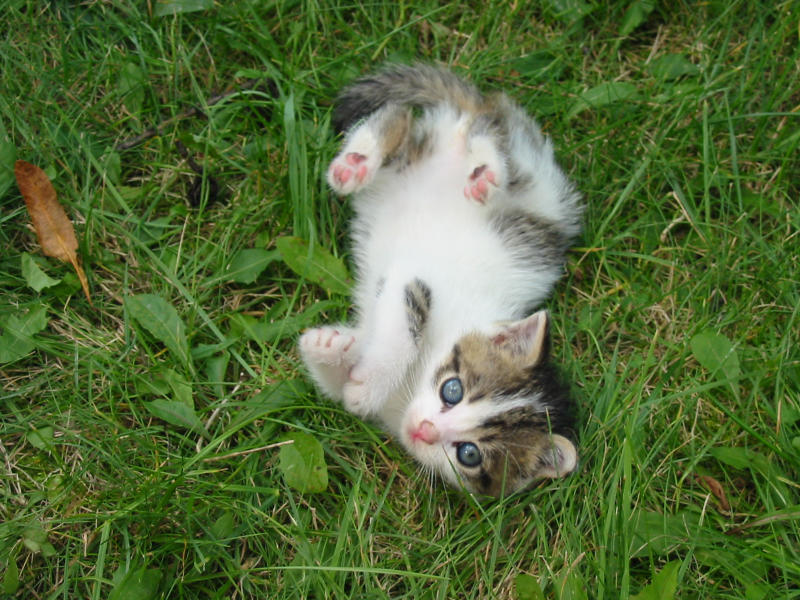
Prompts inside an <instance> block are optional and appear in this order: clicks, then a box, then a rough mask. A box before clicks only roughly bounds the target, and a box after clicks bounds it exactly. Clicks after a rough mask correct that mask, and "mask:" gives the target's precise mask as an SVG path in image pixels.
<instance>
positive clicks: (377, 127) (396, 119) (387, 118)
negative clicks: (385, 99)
mask: <svg viewBox="0 0 800 600" xmlns="http://www.w3.org/2000/svg"><path fill="white" fill-rule="evenodd" d="M410 123H411V112H410V111H409V110H408V109H407V108H403V107H401V106H398V105H396V104H387V105H386V106H384V107H382V108H380V109H379V110H377V111H375V112H374V113H372V114H371V115H370V116H369V117H367V119H366V120H365V121H363V122H361V123H360V124H359V125H356V126H355V127H354V128H353V129H351V130H350V131H349V132H348V134H347V137H346V138H345V142H344V147H343V148H342V150H341V152H339V154H338V155H337V156H336V158H334V159H333V162H331V165H330V167H328V183H329V184H330V186H331V187H332V188H333V189H334V190H335V191H336V192H337V193H339V194H341V195H343V196H345V195H347V194H352V193H353V192H355V191H357V190H359V189H361V188H363V187H365V186H366V185H368V184H369V183H370V182H371V181H372V180H373V179H374V177H375V174H376V173H377V172H378V169H380V167H381V165H383V164H384V162H385V161H386V160H387V158H388V157H391V156H392V155H393V154H395V153H398V152H399V150H400V149H401V148H402V147H403V146H404V145H405V142H406V140H407V138H408V132H409V127H410Z"/></svg>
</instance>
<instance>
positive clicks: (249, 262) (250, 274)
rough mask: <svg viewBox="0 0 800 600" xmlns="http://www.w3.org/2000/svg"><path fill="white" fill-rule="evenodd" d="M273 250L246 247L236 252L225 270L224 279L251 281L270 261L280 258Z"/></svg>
mask: <svg viewBox="0 0 800 600" xmlns="http://www.w3.org/2000/svg"><path fill="white" fill-rule="evenodd" d="M280 259H281V255H280V253H279V252H277V251H275V250H264V249H263V248H248V249H246V250H240V251H239V252H237V253H236V254H235V255H234V257H233V259H232V260H231V264H230V265H228V270H227V271H226V273H225V275H226V279H228V280H230V281H235V282H236V283H253V282H254V281H255V280H256V279H257V278H258V276H259V275H261V273H262V272H263V271H264V269H266V268H267V267H268V266H269V265H270V264H271V263H273V262H275V261H276V260H280Z"/></svg>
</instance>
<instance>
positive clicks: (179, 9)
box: [153, 0, 214, 17]
mask: <svg viewBox="0 0 800 600" xmlns="http://www.w3.org/2000/svg"><path fill="white" fill-rule="evenodd" d="M211 8H214V0H157V1H156V6H155V9H154V10H153V15H154V16H156V17H163V16H165V15H176V14H178V13H189V12H195V11H198V10H209V9H211Z"/></svg>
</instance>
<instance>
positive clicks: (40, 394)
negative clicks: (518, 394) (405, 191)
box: [0, 0, 800, 600]
mask: <svg viewBox="0 0 800 600" xmlns="http://www.w3.org/2000/svg"><path fill="white" fill-rule="evenodd" d="M562 4H570V5H571V6H573V8H572V10H570V11H567V12H564V13H562V12H560V11H559V10H558V7H559V6H561V5H562ZM148 5H150V6H152V5H156V3H152V4H150V3H115V2H94V1H90V2H83V3H37V2H30V1H25V0H6V1H5V2H2V3H0V7H1V8H2V12H3V15H4V21H5V23H6V27H5V28H4V29H5V31H4V33H3V34H2V39H0V67H1V68H0V78H2V79H1V80H0V89H2V90H3V93H2V94H0V126H2V128H0V144H2V147H1V148H0V157H2V161H3V164H2V165H0V206H2V211H1V212H0V247H1V248H2V252H1V253H0V290H2V295H0V335H2V336H3V337H0V346H2V345H3V344H5V345H6V346H9V347H10V345H11V342H10V337H9V336H8V332H9V331H10V329H11V328H12V324H11V322H10V321H9V318H10V316H12V317H14V318H18V319H25V318H27V317H26V315H27V316H29V315H31V314H32V311H33V312H35V311H37V310H38V311H44V314H46V320H47V326H46V327H45V328H44V329H42V330H41V331H40V332H39V333H37V334H35V335H33V336H28V342H29V343H30V348H28V351H27V352H22V354H23V356H21V357H17V358H15V359H14V360H7V361H6V362H5V363H3V364H0V390H1V391H0V394H2V403H0V441H1V443H0V449H2V468H1V469H0V472H2V488H0V489H1V490H2V494H3V498H2V500H1V501H0V568H1V569H3V585H4V588H3V589H4V590H5V593H6V594H8V595H9V596H11V597H16V598H54V599H55V598H93V599H96V598H107V597H117V598H119V597H136V598H156V597H170V598H254V597H269V598H298V597H307V598H327V597H353V598H361V597H364V598H382V597H389V596H391V597H397V598H403V597H407V598H453V597H461V598H494V597H497V598H521V599H527V598H539V597H541V596H540V595H539V590H543V592H542V593H543V596H544V597H546V598H555V599H559V600H566V599H572V598H575V599H581V598H593V599H594V598H598V599H601V598H605V599H617V598H622V599H625V598H634V597H638V598H651V597H656V596H654V595H648V594H652V593H653V592H654V590H660V591H661V592H662V593H663V594H664V595H663V596H658V597H667V598H669V597H673V595H672V594H671V589H672V586H673V585H674V586H676V590H677V591H676V592H675V595H674V597H680V598H715V599H716V598H741V599H746V600H760V599H767V598H768V599H770V600H772V599H790V598H798V597H800V458H798V456H799V455H800V350H798V348H800V345H799V344H798V331H800V319H798V306H800V297H798V296H799V295H800V285H798V282H799V281H800V268H798V267H799V265H798V255H799V254H800V253H799V252H798V248H800V245H798V244H800V240H799V236H798V225H800V211H799V210H798V207H799V203H798V198H799V197H800V184H799V182H800V168H798V167H800V164H799V162H800V159H799V158H798V157H800V151H799V149H798V145H800V133H799V132H800V120H799V119H800V118H799V117H798V107H799V106H800V93H799V92H798V90H800V50H798V37H797V35H798V32H797V25H798V20H800V10H799V9H798V5H797V3H794V2H788V1H787V2H778V3H772V2H762V3H758V2H744V1H736V0H734V1H733V2H729V1H725V2H717V1H716V0H710V1H708V2H703V3H691V2H690V3H671V4H670V3H667V4H659V5H658V6H657V7H656V8H655V9H654V10H652V12H649V13H648V12H647V4H646V3H644V2H628V3H624V4H623V3H597V4H594V3H593V4H588V3H584V2H575V3H562V2H559V1H557V0H552V1H550V2H543V3H541V4H537V5H536V6H533V7H532V6H530V5H528V4H527V3H523V2H518V3H517V2H515V3H500V4H495V5H486V4H479V3H457V4H452V5H441V4H440V3H434V2H425V1H423V2H419V3H415V4H406V3H395V2H387V3H374V4H366V5H365V4H359V3H356V4H349V3H340V2H336V1H334V2H331V3H325V4H318V3H315V2H312V1H290V2H275V3H262V2H247V1H237V2H221V3H217V4H216V5H215V6H213V8H211V9H209V10H205V11H201V12H192V13H184V14H178V15H175V16H165V17H156V16H154V15H153V14H151V13H150V12H148V10H147V9H146V6H148ZM629 6H634V7H639V8H643V13H642V14H643V19H639V20H636V19H634V20H631V18H630V14H631V13H628V12H626V11H627V9H628V7H629ZM621 24H622V25H621ZM621 28H624V29H621ZM387 59H389V60H413V59H422V60H430V61H436V62H440V63H443V64H448V65H451V66H452V67H453V68H454V69H455V70H456V71H457V72H459V73H462V74H465V75H468V76H469V77H471V78H472V79H473V80H476V81H478V82H480V83H481V84H482V85H483V87H485V88H488V89H503V90H506V91H508V92H509V93H510V94H511V95H512V96H514V97H515V98H516V99H517V100H519V101H520V102H521V103H522V104H524V105H525V106H526V107H528V109H529V110H530V111H531V112H532V113H533V114H535V115H537V116H538V118H539V119H540V121H541V122H542V124H543V125H544V127H545V129H546V130H547V132H548V133H549V134H550V135H551V136H552V137H553V138H554V140H555V143H556V147H557V151H558V154H559V156H560V157H561V160H562V162H563V164H564V165H565V167H566V168H567V170H568V171H569V172H570V174H571V176H572V177H573V178H574V179H575V181H576V182H578V185H579V187H580V188H581V190H582V191H583V192H584V193H585V196H586V201H587V207H588V208H587V214H586V227H585V233H584V234H583V237H582V239H581V240H579V242H578V244H577V247H576V248H575V249H574V250H573V251H572V252H571V254H570V260H569V264H568V267H567V269H566V276H565V278H564V280H563V281H562V282H561V284H560V285H559V287H558V289H557V290H556V293H555V294H554V296H553V298H552V299H551V300H550V301H549V303H548V307H549V308H550V309H551V311H552V314H553V320H554V341H555V345H556V352H557V354H558V356H559V358H560V360H561V362H562V363H563V365H564V372H565V376H566V377H567V378H568V379H569V381H570V382H571V383H572V385H573V388H574V393H575V397H576V399H577V402H578V405H579V427H578V435H579V439H580V451H581V464H580V468H579V470H578V472H577V473H575V474H574V475H573V476H571V477H569V478H567V479H565V480H560V481H553V482H546V483H543V484H542V485H540V486H538V487H536V488H535V489H532V490H530V491H529V492H527V493H524V494H520V495H517V496H514V497H511V498H506V499H504V500H500V501H484V502H478V501H476V500H474V499H471V498H469V497H466V496H464V495H462V494H460V493H458V492H455V491H451V490H446V489H443V488H442V487H441V486H437V487H435V488H433V489H431V488H430V487H429V485H428V483H427V481H426V479H425V478H424V477H421V476H419V475H418V474H417V471H416V470H415V467H414V465H413V464H412V463H411V461H410V460H409V458H408V457H407V456H405V455H404V454H403V453H402V452H401V451H400V450H399V449H398V447H397V446H396V445H395V444H393V443H392V442H391V440H388V439H387V438H386V437H385V436H384V435H383V434H382V433H381V432H379V431H378V430H376V429H374V428H373V427H371V426H369V425H366V424H364V423H362V422H360V421H358V420H356V419H354V418H353V417H351V416H350V415H348V414H347V413H346V412H345V411H344V410H343V409H342V408H341V407H339V406H337V405H334V404H332V403H330V402H327V401H324V400H321V399H319V398H318V397H317V395H316V394H315V392H314V390H313V389H312V387H311V386H310V385H309V384H308V382H306V381H305V379H304V378H303V375H302V372H301V370H300V365H299V362H298V359H297V355H296V352H295V350H294V339H295V337H296V334H297V332H298V331H299V330H300V329H301V328H302V327H305V326H308V325H311V324H312V323H315V322H319V321H322V320H332V319H337V318H343V317H344V316H345V315H346V314H347V311H348V300H347V298H346V296H343V295H341V294H336V293H332V294H331V293H328V292H327V291H326V290H325V289H324V288H323V287H320V286H319V285H315V284H314V283H313V281H309V280H308V279H303V278H301V277H299V276H297V275H296V274H295V272H294V271H293V270H292V269H291V268H290V267H289V265H288V264H286V262H285V261H283V260H276V261H274V262H272V263H271V264H270V265H269V266H268V267H266V268H265V269H264V270H263V271H262V272H261V273H260V274H259V275H258V276H257V277H255V278H254V279H253V280H252V282H250V283H247V282H241V281H240V282H236V281H231V280H230V276H229V272H228V271H227V269H228V265H229V264H230V262H231V260H232V258H233V257H235V256H236V255H237V254H238V253H239V252H240V251H241V250H245V249H253V248H256V249H263V250H266V251H268V252H271V251H272V250H274V248H275V244H276V239H278V238H279V237H281V236H298V237H300V238H303V239H305V240H312V241H313V242H315V243H316V244H317V245H318V246H320V247H322V248H324V249H325V250H327V251H328V252H330V253H331V254H332V255H334V256H337V257H343V258H345V259H346V257H347V252H348V246H347V241H346V231H347V216H348V208H347V206H346V205H343V204H342V203H340V202H339V201H338V200H337V199H336V198H334V197H332V195H331V194H330V192H329V191H328V190H327V189H326V187H325V185H324V181H323V176H322V175H323V173H324V169H325V167H326V165H327V162H328V161H329V160H330V158H331V157H332V155H333V153H334V152H335V150H336V147H337V140H336V139H335V138H334V137H333V135H332V133H331V131H330V127H329V117H330V106H331V100H332V98H333V97H334V96H335V93H336V91H337V90H338V89H340V87H341V86H342V85H343V84H344V83H345V82H346V81H348V80H350V79H351V78H352V77H354V76H356V75H358V74H360V73H362V72H364V71H367V70H369V69H371V68H373V67H374V66H375V65H376V63H380V62H382V61H384V60H387ZM253 78H256V79H259V78H260V79H259V81H261V82H262V84H256V85H254V86H252V87H249V88H248V87H247V83H246V82H248V81H249V80H251V79H253ZM266 81H271V82H272V83H271V84H270V85H266V84H263V82H266ZM226 90H229V91H233V93H232V94H231V95H229V96H226V97H224V98H223V99H222V100H220V101H218V102H216V103H212V105H210V106H209V105H208V103H209V99H210V98H213V97H214V95H215V94H217V93H220V92H224V91H226ZM586 99H588V100H590V101H591V102H588V103H587V101H586ZM192 106H197V107H200V108H201V109H202V111H203V113H204V114H205V115H206V116H204V117H203V116H197V115H195V116H190V117H181V116H180V115H182V114H183V113H184V112H185V111H186V110H187V109H189V108H190V107H192ZM159 125H160V126H161V130H160V135H157V136H153V137H151V138H149V139H147V140H146V141H144V142H143V143H141V144H139V145H136V146H134V147H132V148H130V149H126V150H117V151H115V150H114V148H115V146H117V145H118V144H120V143H122V142H124V141H125V140H129V139H131V138H133V137H135V136H137V135H139V134H141V133H142V132H144V131H146V130H147V129H148V128H151V127H156V126H159ZM14 154H15V155H16V157H17V158H20V159H25V160H27V161H29V162H32V163H35V164H37V165H40V166H41V167H43V168H45V169H46V170H47V172H48V174H49V175H50V177H51V179H52V180H53V182H54V185H55V186H56V188H57V189H58V192H59V197H60V199H61V201H62V203H63V204H64V205H65V206H66V207H67V210H68V213H69V214H70V215H71V217H72V218H73V221H74V222H75V224H76V229H77V232H78V237H79V241H80V255H81V257H82V261H83V264H84V265H85V267H86V271H87V273H88V275H89V279H90V284H91V289H92V299H93V302H94V307H91V306H89V304H88V303H87V302H86V300H85V298H83V296H82V295H81V292H80V290H79V289H78V288H77V285H76V281H75V279H74V277H73V276H72V275H71V274H70V268H69V267H68V266H67V265H63V264H60V263H58V262H56V261H54V260H52V259H44V258H43V257H41V255H40V253H39V248H38V244H37V242H36V239H35V236H34V234H33V233H32V231H31V230H30V227H29V219H28V216H27V214H26V212H25V208H24V204H23V202H22V200H21V197H20V195H19V193H18V190H17V187H16V185H14V184H13V179H10V176H9V173H8V172H7V166H8V165H9V164H11V163H12V162H13V155H14ZM187 156H188V157H190V158H192V159H193V160H194V161H195V162H196V163H197V165H198V166H199V167H200V169H201V170H202V173H203V174H202V175H201V176H198V175H197V173H196V172H194V171H193V170H192V167H191V164H190V161H189V160H188V159H187ZM212 180H213V181H212ZM213 183H216V184H217V186H218V189H219V192H218V193H217V194H215V193H213V192H214V190H213V189H212V188H213V187H214V185H213ZM193 189H194V191H192V190H193ZM23 253H28V254H30V255H33V257H34V260H35V261H37V264H38V265H40V267H41V268H42V269H43V270H44V271H46V273H47V274H48V275H50V276H51V277H53V278H55V279H57V280H59V281H60V282H61V283H59V284H58V285H56V286H53V287H47V288H44V289H42V290H41V291H40V292H36V291H35V290H33V289H32V288H31V287H30V286H29V285H28V279H27V278H26V275H25V274H23V271H22V267H21V264H22V255H23ZM262 256H263V255H262ZM271 256H273V257H275V256H276V255H271ZM309 279H313V278H311V277H309ZM142 294H150V295H154V296H157V297H158V298H160V299H162V300H163V301H164V303H165V304H166V305H168V306H169V307H172V308H173V309H174V311H175V315H174V317H175V318H178V319H180V321H182V322H183V323H184V324H185V327H186V334H185V340H186V341H185V344H186V346H185V349H186V351H187V352H188V354H187V355H186V356H187V357H188V358H187V357H184V358H181V352H180V348H181V343H183V342H181V341H180V340H179V341H177V342H176V344H177V346H175V347H174V348H173V347H168V346H165V344H164V343H162V341H163V340H161V339H160V338H159V336H158V335H154V334H153V330H152V329H151V327H152V323H149V322H148V319H147V318H144V319H141V318H140V319H137V318H136V316H135V315H132V308H131V300H130V298H132V297H141V295H142ZM165 310H166V309H165ZM164 314H165V313H157V314H156V313H154V315H155V316H161V317H163V315H164ZM14 343H15V344H17V343H19V342H18V341H15V342H14ZM9 347H5V348H3V347H0V352H10V351H11V350H9ZM20 348H21V346H16V349H17V350H20ZM176 348H177V350H176ZM187 385H188V386H190V388H188V389H190V391H191V394H190V395H189V400H188V403H187V402H186V391H187ZM181 398H182V399H183V401H184V404H187V406H188V405H189V404H191V405H192V407H193V410H194V412H193V413H192V414H194V415H195V416H196V417H197V419H199V421H200V422H201V427H200V428H197V427H195V428H194V429H193V428H192V427H191V426H189V425H185V426H179V425H176V424H174V423H172V424H171V423H169V422H167V421H164V420H162V419H160V418H158V417H157V416H156V415H157V408H156V404H153V403H154V402H156V401H157V400H161V401H162V402H178V401H180V400H181ZM201 430H205V431H207V434H205V435H204V433H199V431H201ZM298 431H301V432H306V433H308V434H310V435H312V436H313V437H314V438H315V439H316V440H318V441H319V442H320V443H321V446H322V448H323V449H324V458H325V462H326V464H327V469H328V478H329V479H328V483H327V485H326V487H325V490H324V491H322V492H318V493H300V492H298V491H297V490H296V489H294V488H292V487H290V486H288V485H287V484H286V481H285V479H284V477H283V475H282V472H281V469H280V462H279V454H280V449H279V448H278V447H274V446H273V445H274V444H275V443H277V442H279V441H280V440H282V439H283V438H284V436H286V435H287V434H290V433H292V432H298ZM656 574H660V575H658V576H656ZM531 584H534V586H535V587H530V586H531ZM124 594H131V595H130V596H124ZM137 594H138V595H137ZM637 594H639V595H638V596H637Z"/></svg>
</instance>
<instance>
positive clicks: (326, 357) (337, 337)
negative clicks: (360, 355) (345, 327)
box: [300, 327, 356, 369]
mask: <svg viewBox="0 0 800 600" xmlns="http://www.w3.org/2000/svg"><path fill="white" fill-rule="evenodd" d="M355 346H356V338H355V336H354V335H352V334H350V333H347V332H341V331H340V330H339V328H336V327H317V328H316V329H309V330H308V331H306V332H305V333H304V334H303V335H301V336H300V352H301V354H302V355H303V358H304V359H305V360H306V362H307V363H311V364H320V365H329V366H342V367H345V368H347V369H349V368H350V367H351V366H352V365H353V364H354V363H355V358H354V357H353V356H352V355H353V354H354V353H355V352H354V350H355Z"/></svg>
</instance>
